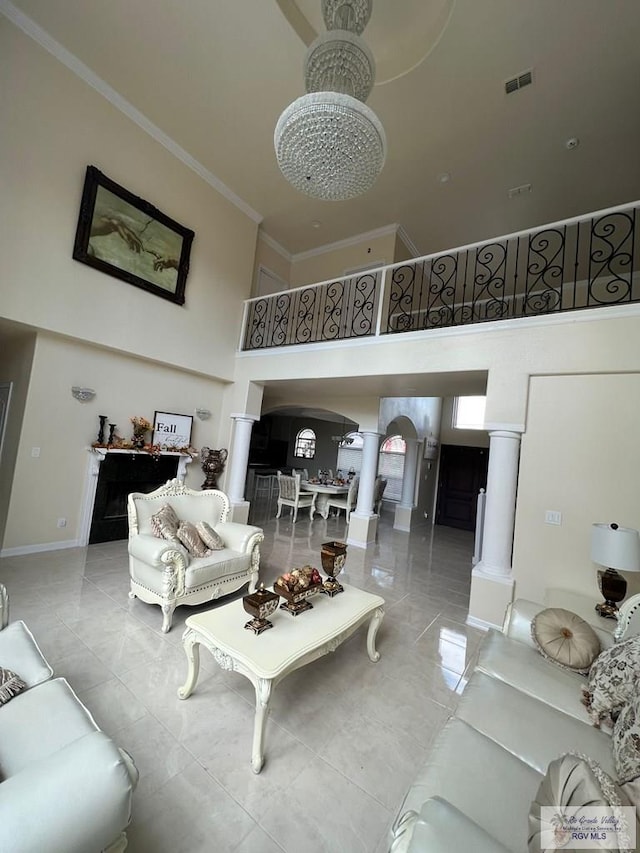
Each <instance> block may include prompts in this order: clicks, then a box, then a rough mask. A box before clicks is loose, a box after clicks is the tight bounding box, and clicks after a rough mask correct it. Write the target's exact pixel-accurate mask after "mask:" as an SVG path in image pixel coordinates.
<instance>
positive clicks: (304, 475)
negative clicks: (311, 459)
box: [291, 468, 309, 482]
mask: <svg viewBox="0 0 640 853" xmlns="http://www.w3.org/2000/svg"><path fill="white" fill-rule="evenodd" d="M291 474H292V476H294V477H295V476H296V474H300V479H301V480H302V481H303V482H304V481H305V480H308V479H309V471H308V469H307V468H293V470H292V471H291Z"/></svg>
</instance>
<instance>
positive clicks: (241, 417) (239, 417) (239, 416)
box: [229, 412, 260, 423]
mask: <svg viewBox="0 0 640 853" xmlns="http://www.w3.org/2000/svg"><path fill="white" fill-rule="evenodd" d="M229 417H230V418H232V419H233V420H234V421H251V423H255V422H256V421H259V420H260V415H247V414H244V413H242V412H232V413H231V414H230V415H229Z"/></svg>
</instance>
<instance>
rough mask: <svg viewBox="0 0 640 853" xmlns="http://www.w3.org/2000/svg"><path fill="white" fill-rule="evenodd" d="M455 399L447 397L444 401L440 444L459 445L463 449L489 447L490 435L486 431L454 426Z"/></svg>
mask: <svg viewBox="0 0 640 853" xmlns="http://www.w3.org/2000/svg"><path fill="white" fill-rule="evenodd" d="M455 399H456V398H455V397H445V398H444V400H443V401H442V423H441V425H440V443H441V444H457V445H462V446H463V447H489V433H488V432H487V431H486V430H484V429H456V428H455V427H454V426H453V408H454V405H455Z"/></svg>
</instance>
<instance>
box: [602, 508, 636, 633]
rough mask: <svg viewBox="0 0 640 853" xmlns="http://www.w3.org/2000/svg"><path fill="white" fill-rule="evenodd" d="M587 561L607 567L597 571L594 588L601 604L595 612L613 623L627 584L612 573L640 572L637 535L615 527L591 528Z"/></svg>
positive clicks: (627, 529)
mask: <svg viewBox="0 0 640 853" xmlns="http://www.w3.org/2000/svg"><path fill="white" fill-rule="evenodd" d="M591 559H592V560H593V562H594V563H599V564H600V565H601V566H606V567H607V569H606V571H602V569H600V570H599V571H598V586H599V588H600V592H601V593H602V595H603V596H604V599H605V600H604V602H601V603H600V604H597V605H596V611H597V612H598V613H599V614H600V616H603V617H605V618H607V619H617V618H618V605H617V602H618V601H622V599H623V598H624V597H625V595H626V594H627V582H626V580H625V579H624V578H623V577H622V575H620V574H618V572H617V571H616V569H621V570H622V571H623V572H640V534H638V531H637V530H634V529H633V528H631V527H619V526H618V525H617V524H592V525H591Z"/></svg>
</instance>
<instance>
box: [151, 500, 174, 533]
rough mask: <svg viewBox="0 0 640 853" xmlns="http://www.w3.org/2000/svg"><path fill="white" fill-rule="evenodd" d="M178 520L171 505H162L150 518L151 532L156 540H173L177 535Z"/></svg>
mask: <svg viewBox="0 0 640 853" xmlns="http://www.w3.org/2000/svg"><path fill="white" fill-rule="evenodd" d="M179 526H180V519H179V518H178V516H177V515H176V512H175V510H174V508H173V507H172V506H171V504H163V506H161V507H160V509H159V510H158V511H157V512H156V513H155V514H154V515H152V516H151V530H152V531H153V535H154V536H157V537H158V539H175V538H176V536H177V535H178V527H179Z"/></svg>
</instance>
